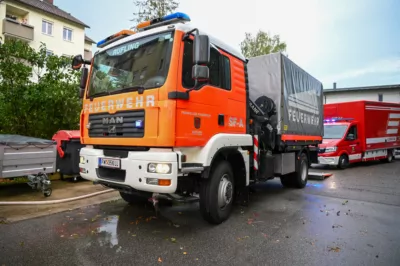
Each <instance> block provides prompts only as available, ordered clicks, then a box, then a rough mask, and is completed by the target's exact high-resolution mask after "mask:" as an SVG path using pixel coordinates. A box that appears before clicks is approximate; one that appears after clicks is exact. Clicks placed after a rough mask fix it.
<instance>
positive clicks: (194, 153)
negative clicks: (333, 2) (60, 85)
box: [72, 13, 323, 224]
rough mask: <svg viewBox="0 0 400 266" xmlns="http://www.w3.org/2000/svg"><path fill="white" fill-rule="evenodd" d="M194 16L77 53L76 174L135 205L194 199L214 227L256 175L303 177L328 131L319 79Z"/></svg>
mask: <svg viewBox="0 0 400 266" xmlns="http://www.w3.org/2000/svg"><path fill="white" fill-rule="evenodd" d="M189 21H190V18H189V16H188V15H186V14H184V13H174V14H171V15H168V16H165V17H162V18H158V19H153V20H151V21H146V22H143V23H141V24H139V25H138V26H137V29H138V31H137V32H133V31H130V30H124V31H121V32H119V33H117V34H114V35H111V36H110V37H108V38H106V39H104V40H103V41H101V42H99V43H98V47H99V50H98V51H97V52H96V53H95V54H94V56H93V59H92V60H91V61H86V60H84V59H83V58H82V56H81V55H77V56H75V57H74V59H73V62H72V67H73V68H74V69H76V70H78V69H82V78H81V92H80V96H81V98H82V99H83V110H82V112H81V117H80V127H81V128H80V134H81V142H82V143H83V144H84V145H86V146H85V147H84V148H82V149H81V151H80V164H79V167H80V174H81V176H82V177H83V178H85V179H88V180H92V181H94V183H96V184H102V185H104V186H107V187H110V188H114V189H117V190H119V191H120V194H121V197H122V198H123V199H124V200H125V201H127V202H129V203H136V202H140V201H142V200H148V199H149V198H150V199H151V200H153V202H157V200H158V199H160V198H166V199H171V200H177V201H182V202H188V201H192V200H199V202H200V210H201V213H202V214H203V217H204V218H205V220H207V221H209V222H210V223H214V224H219V223H221V222H223V221H225V220H226V219H227V218H228V217H229V215H230V213H231V210H232V207H233V203H234V202H236V200H240V201H241V202H248V189H249V186H250V185H252V184H255V183H258V182H265V181H266V180H269V179H273V178H274V177H280V180H281V183H282V184H283V186H285V187H295V188H304V187H305V186H306V184H307V178H308V168H309V165H310V164H311V163H317V162H318V148H317V147H318V144H320V143H321V141H322V136H323V109H322V106H323V103H322V84H321V83H320V82H319V81H318V80H316V79H315V78H313V77H312V76H311V75H309V74H308V73H306V72H305V71H304V70H302V69H301V68H300V67H298V66H297V65H296V64H294V63H293V62H292V61H291V60H289V59H288V58H287V57H286V56H284V55H283V54H281V53H275V54H269V55H265V56H259V57H255V58H250V59H246V58H245V57H244V56H243V55H242V54H241V53H240V52H238V51H237V50H236V49H234V48H232V47H231V46H229V45H227V44H226V43H224V42H222V41H221V40H219V39H217V38H215V37H213V36H211V35H209V34H206V33H204V32H202V31H201V30H199V29H198V28H196V27H194V26H193V25H191V24H190V23H189ZM86 65H90V66H91V67H90V71H88V68H87V67H86Z"/></svg>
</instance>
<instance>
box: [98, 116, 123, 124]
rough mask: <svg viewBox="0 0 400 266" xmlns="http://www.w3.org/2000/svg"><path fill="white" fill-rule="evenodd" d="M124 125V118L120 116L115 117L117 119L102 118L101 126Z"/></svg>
mask: <svg viewBox="0 0 400 266" xmlns="http://www.w3.org/2000/svg"><path fill="white" fill-rule="evenodd" d="M123 123H124V117H122V116H117V117H104V118H103V125H109V124H123Z"/></svg>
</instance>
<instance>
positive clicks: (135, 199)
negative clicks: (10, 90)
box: [119, 191, 151, 205]
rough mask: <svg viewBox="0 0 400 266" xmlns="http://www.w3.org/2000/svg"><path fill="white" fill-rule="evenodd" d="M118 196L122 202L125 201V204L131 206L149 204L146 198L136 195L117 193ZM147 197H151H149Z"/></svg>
mask: <svg viewBox="0 0 400 266" xmlns="http://www.w3.org/2000/svg"><path fill="white" fill-rule="evenodd" d="M119 194H120V195H121V198H122V199H123V200H125V201H126V202H128V203H129V204H131V205H134V204H146V203H150V202H149V198H147V197H146V196H142V195H137V194H128V193H124V192H121V191H120V192H119ZM149 197H151V195H150V196H149Z"/></svg>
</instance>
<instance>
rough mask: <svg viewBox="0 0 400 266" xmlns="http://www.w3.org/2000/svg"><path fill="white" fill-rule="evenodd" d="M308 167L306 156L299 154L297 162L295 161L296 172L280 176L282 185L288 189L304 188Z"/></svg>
mask: <svg viewBox="0 0 400 266" xmlns="http://www.w3.org/2000/svg"><path fill="white" fill-rule="evenodd" d="M309 166H310V164H309V162H308V157H307V154H305V153H301V154H300V158H299V160H296V172H294V173H290V174H287V175H284V176H281V183H282V185H283V186H284V187H290V188H291V187H294V188H304V187H305V186H306V185H307V181H308V169H309Z"/></svg>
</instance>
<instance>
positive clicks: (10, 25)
mask: <svg viewBox="0 0 400 266" xmlns="http://www.w3.org/2000/svg"><path fill="white" fill-rule="evenodd" d="M33 29H34V28H33V26H31V25H28V24H24V23H19V22H18V21H16V20H14V19H11V18H5V19H3V34H4V35H5V36H10V37H16V38H20V39H23V40H27V41H33Z"/></svg>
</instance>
